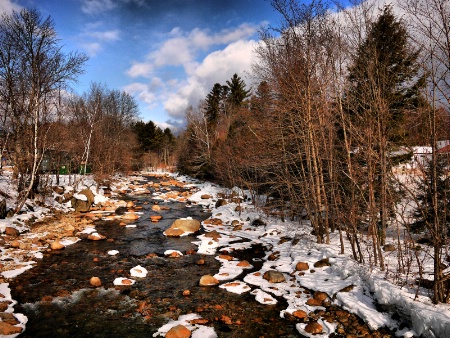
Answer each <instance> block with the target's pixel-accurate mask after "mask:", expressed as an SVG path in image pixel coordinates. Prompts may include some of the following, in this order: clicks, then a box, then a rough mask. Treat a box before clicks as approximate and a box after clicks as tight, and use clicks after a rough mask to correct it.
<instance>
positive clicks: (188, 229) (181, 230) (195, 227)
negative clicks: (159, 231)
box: [164, 218, 200, 237]
mask: <svg viewBox="0 0 450 338" xmlns="http://www.w3.org/2000/svg"><path fill="white" fill-rule="evenodd" d="M199 230H200V222H199V221H197V220H196V219H192V218H180V219H177V220H175V222H173V223H172V225H171V226H170V228H168V229H167V230H166V231H164V235H166V236H169V237H179V236H183V235H188V234H193V233H196V232H197V231H199Z"/></svg>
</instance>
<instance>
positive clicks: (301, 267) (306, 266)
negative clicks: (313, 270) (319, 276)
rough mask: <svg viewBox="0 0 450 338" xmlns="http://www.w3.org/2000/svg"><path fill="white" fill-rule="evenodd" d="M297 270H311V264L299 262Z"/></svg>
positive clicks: (296, 266)
mask: <svg viewBox="0 0 450 338" xmlns="http://www.w3.org/2000/svg"><path fill="white" fill-rule="evenodd" d="M295 270H296V271H306V270H309V264H308V263H306V262H298V263H297V264H296V265H295Z"/></svg>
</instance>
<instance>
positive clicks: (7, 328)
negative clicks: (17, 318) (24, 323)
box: [0, 322, 22, 336]
mask: <svg viewBox="0 0 450 338" xmlns="http://www.w3.org/2000/svg"><path fill="white" fill-rule="evenodd" d="M21 332H22V328H21V327H18V326H14V325H11V324H9V323H5V322H0V335H2V336H7V335H10V334H17V333H21Z"/></svg>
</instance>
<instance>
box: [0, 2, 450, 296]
mask: <svg viewBox="0 0 450 338" xmlns="http://www.w3.org/2000/svg"><path fill="white" fill-rule="evenodd" d="M351 2H352V6H350V7H344V6H339V5H337V4H335V3H329V2H326V1H321V0H311V1H309V2H300V1H296V0H273V1H271V4H272V6H273V8H274V9H275V10H276V11H277V12H278V13H279V17H280V21H279V25H278V26H276V27H273V26H269V27H262V28H261V30H260V40H259V44H258V45H257V47H256V49H255V53H256V55H257V59H256V60H255V63H254V65H253V68H252V69H249V70H248V72H249V73H250V74H251V76H252V79H253V81H252V83H251V84H246V83H245V81H244V80H243V79H242V78H241V76H240V75H239V74H230V80H228V81H226V83H224V84H220V83H216V84H215V85H214V86H213V88H212V89H211V91H210V92H209V93H208V94H207V95H206V97H205V98H204V100H202V101H200V102H199V103H198V105H197V106H192V107H189V108H188V109H187V111H186V123H187V124H186V129H185V130H184V131H182V132H179V133H178V134H177V135H174V134H173V133H172V131H171V130H170V129H165V130H162V129H161V128H159V127H158V126H156V124H155V123H153V122H151V121H149V122H146V123H145V122H143V121H141V120H140V118H139V111H138V108H137V104H136V102H135V101H134V99H133V97H132V96H131V95H129V94H127V93H126V92H121V91H119V90H114V89H109V88H108V87H107V86H106V85H103V84H101V83H92V84H91V86H90V89H89V90H88V91H87V92H86V93H84V94H82V95H75V94H73V93H71V92H70V90H69V88H70V86H69V85H70V83H71V82H73V81H76V79H77V76H78V75H80V74H81V73H82V72H83V71H84V65H85V63H86V61H87V56H86V55H84V54H82V53H78V52H73V53H69V54H64V53H63V52H62V51H61V48H60V45H59V40H58V38H57V34H56V29H55V27H54V23H53V22H52V20H51V18H47V19H44V18H43V17H42V16H41V15H40V13H39V12H37V11H36V10H22V11H21V12H20V13H14V14H13V15H9V16H7V15H4V16H3V18H2V21H1V22H0V116H1V122H0V123H1V125H0V129H1V133H0V137H1V145H2V154H3V157H2V164H8V163H9V164H13V168H14V177H15V178H16V179H17V189H18V191H21V198H20V199H19V202H18V205H17V206H16V209H15V211H16V212H19V211H20V210H21V208H22V207H23V205H24V203H25V201H26V199H27V198H32V197H33V195H34V194H36V193H39V191H40V190H39V189H41V191H43V190H45V189H44V188H43V187H42V185H43V182H44V181H45V180H44V177H45V175H48V174H49V172H50V173H57V174H59V173H60V172H61V171H60V168H61V166H62V165H64V166H69V167H70V168H71V169H70V171H71V172H77V173H81V174H83V173H87V172H88V168H89V171H90V170H92V172H93V175H94V176H95V178H96V180H98V181H102V180H106V179H108V178H109V177H111V176H112V175H113V174H115V173H127V172H129V171H131V170H140V169H143V168H155V167H158V166H163V167H175V168H176V170H178V171H179V172H180V173H183V174H188V175H190V176H193V177H197V178H200V179H205V180H210V181H214V182H217V183H219V184H221V185H222V186H224V187H229V188H231V187H235V186H236V187H240V188H242V189H245V190H248V191H250V193H251V198H253V200H254V203H260V199H259V198H258V197H259V196H261V195H264V196H267V201H266V203H264V204H261V205H260V207H261V208H262V209H263V210H265V211H266V213H267V215H272V216H277V217H281V218H282V219H286V218H289V219H292V220H298V224H299V227H300V226H302V224H303V221H305V220H306V219H307V220H309V222H310V223H311V225H312V227H313V229H314V235H315V236H316V238H317V242H318V243H329V237H330V233H333V232H338V233H339V234H340V236H341V239H342V240H341V244H342V250H344V243H343V242H344V238H346V239H347V240H349V241H350V243H351V248H352V255H353V258H354V259H355V260H356V261H359V262H364V263H368V264H371V265H373V266H377V267H378V268H379V269H381V270H384V269H385V268H386V266H385V262H384V256H383V252H384V250H386V245H387V244H388V243H387V241H386V238H387V234H388V233H390V234H392V233H394V234H397V241H398V244H400V242H402V243H404V244H402V245H398V248H399V250H404V251H405V255H404V256H402V254H400V255H399V257H400V258H399V262H398V269H399V270H400V271H401V270H403V271H405V270H407V269H408V267H409V266H410V264H411V262H410V261H408V257H414V250H420V244H423V243H427V244H428V245H430V247H431V248H432V250H431V252H430V254H431V255H432V256H433V259H434V281H433V283H432V284H433V286H432V288H433V301H434V302H435V303H439V302H449V301H450V275H449V274H448V273H447V274H446V273H444V270H445V268H446V265H445V264H448V261H449V259H450V258H449V253H448V235H449V231H450V227H449V226H450V223H449V222H450V215H449V213H448V212H447V209H448V205H449V202H450V179H449V176H448V168H449V167H448V160H449V157H448V151H445V147H440V146H439V145H440V144H442V142H441V141H446V140H449V139H450V116H449V114H450V110H449V103H450V38H449V37H450V24H449V23H450V4H449V2H448V1H447V0H405V1H402V2H401V5H400V6H401V8H400V9H401V12H402V13H403V14H401V15H400V14H398V10H399V9H398V8H394V7H393V6H389V5H388V6H384V7H382V8H379V7H378V6H377V2H375V1H351ZM241 75H242V74H241ZM417 146H427V147H428V148H429V149H430V152H429V153H428V154H427V156H426V161H422V162H419V161H413V159H414V147H417ZM46 158H47V159H48V158H50V160H51V162H52V163H53V164H52V165H51V166H50V167H47V169H46V170H43V168H42V165H41V164H42V162H43V160H44V159H46ZM367 236H368V237H369V238H370V241H371V243H370V250H371V251H370V253H369V260H370V261H369V262H367V261H365V260H366V259H367V258H366V257H367V255H365V253H364V252H362V250H363V249H362V246H361V245H360V244H361V241H362V239H363V237H367ZM402 248H404V249H402ZM407 252H408V255H407ZM417 264H419V265H420V262H417Z"/></svg>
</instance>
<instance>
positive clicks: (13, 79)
mask: <svg viewBox="0 0 450 338" xmlns="http://www.w3.org/2000/svg"><path fill="white" fill-rule="evenodd" d="M86 60H87V57H86V56H85V55H83V54H77V53H70V54H68V55H66V54H63V53H62V51H61V47H60V46H59V40H58V38H57V34H56V31H55V28H54V24H53V21H52V20H51V19H50V17H48V18H47V19H45V20H44V19H43V18H42V17H41V15H40V14H39V13H38V12H37V11H36V10H28V9H23V10H22V11H20V12H19V13H18V12H13V13H12V14H11V15H3V16H2V21H1V22H0V88H1V92H0V98H1V101H2V103H3V105H4V107H6V110H5V114H6V115H7V116H8V118H9V121H10V124H11V130H12V134H13V139H14V144H15V149H14V164H15V166H16V168H17V170H18V173H17V174H18V177H19V191H21V198H19V200H18V204H17V206H16V208H15V212H19V211H20V210H21V208H22V206H23V205H24V203H25V201H26V199H27V197H28V196H29V195H30V193H31V191H32V188H33V186H34V185H35V181H36V179H37V174H38V170H39V162H40V160H41V158H42V154H43V152H44V151H45V135H46V132H45V131H43V130H41V126H42V123H43V121H45V120H46V118H47V116H48V113H49V111H48V110H49V100H51V99H52V95H53V93H55V92H56V91H57V90H59V89H61V88H63V87H65V86H66V85H67V83H68V82H69V81H73V80H75V79H76V77H77V75H79V74H80V73H81V72H82V70H83V68H82V67H83V64H84V63H85V61H86ZM22 189H23V190H22Z"/></svg>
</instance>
